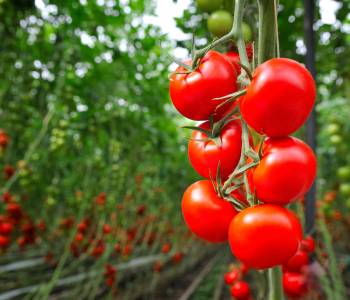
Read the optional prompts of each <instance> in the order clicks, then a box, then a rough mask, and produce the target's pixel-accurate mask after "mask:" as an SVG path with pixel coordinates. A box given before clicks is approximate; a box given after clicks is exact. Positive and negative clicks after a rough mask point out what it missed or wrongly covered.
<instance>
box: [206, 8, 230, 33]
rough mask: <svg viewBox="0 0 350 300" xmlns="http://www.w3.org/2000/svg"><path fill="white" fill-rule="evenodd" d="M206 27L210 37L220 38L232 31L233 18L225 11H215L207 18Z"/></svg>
mask: <svg viewBox="0 0 350 300" xmlns="http://www.w3.org/2000/svg"><path fill="white" fill-rule="evenodd" d="M207 25H208V30H209V31H210V33H211V34H212V35H214V36H216V37H221V36H223V35H225V34H227V33H229V32H230V30H231V29H232V25H233V17H232V15H231V14H230V13H229V12H228V11H226V10H217V11H215V12H213V13H212V14H211V15H210V16H209V18H208V22H207Z"/></svg>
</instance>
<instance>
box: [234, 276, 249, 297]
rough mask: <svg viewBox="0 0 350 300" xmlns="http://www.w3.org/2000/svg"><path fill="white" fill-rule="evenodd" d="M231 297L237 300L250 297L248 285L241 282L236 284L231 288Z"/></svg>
mask: <svg viewBox="0 0 350 300" xmlns="http://www.w3.org/2000/svg"><path fill="white" fill-rule="evenodd" d="M231 296H232V297H234V298H235V299H238V300H246V299H248V297H249V296H250V287H249V284H248V283H247V282H245V281H243V280H241V281H238V282H236V283H235V284H234V285H233V286H232V287H231Z"/></svg>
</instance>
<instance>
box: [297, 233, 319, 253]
mask: <svg viewBox="0 0 350 300" xmlns="http://www.w3.org/2000/svg"><path fill="white" fill-rule="evenodd" d="M300 248H301V249H302V250H304V251H306V252H309V253H313V252H314V251H315V248H316V245H315V240H314V239H313V237H312V236H307V237H306V238H304V239H303V240H302V241H301V246H300Z"/></svg>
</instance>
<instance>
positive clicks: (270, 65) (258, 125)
mask: <svg viewBox="0 0 350 300" xmlns="http://www.w3.org/2000/svg"><path fill="white" fill-rule="evenodd" d="M315 97H316V88H315V82H314V79H313V78H312V76H311V74H310V73H309V72H308V70H307V69H306V68H305V67H304V66H303V65H301V64H299V63H298V62H296V61H294V60H291V59H287V58H273V59H270V60H268V61H266V62H265V63H263V64H261V65H260V66H259V67H258V68H257V69H256V70H255V72H254V74H253V80H252V81H251V83H250V85H249V86H248V89H247V94H246V95H245V97H244V98H243V99H242V101H241V113H242V115H243V118H244V119H245V120H246V122H247V123H248V124H249V126H251V127H252V128H253V129H254V130H255V131H257V132H258V133H260V134H266V135H267V136H274V137H275V136H286V135H289V134H291V133H292V132H294V131H296V130H297V129H298V128H300V126H302V125H303V123H304V122H305V121H306V119H307V117H308V116H309V114H310V112H311V110H312V107H313V106H314V103H315Z"/></svg>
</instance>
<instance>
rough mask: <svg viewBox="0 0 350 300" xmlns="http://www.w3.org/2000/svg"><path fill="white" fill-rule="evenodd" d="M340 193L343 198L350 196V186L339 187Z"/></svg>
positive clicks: (342, 185)
mask: <svg viewBox="0 0 350 300" xmlns="http://www.w3.org/2000/svg"><path fill="white" fill-rule="evenodd" d="M339 193H340V194H341V195H343V196H346V197H347V196H350V184H349V183H342V184H341V185H340V186H339Z"/></svg>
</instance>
